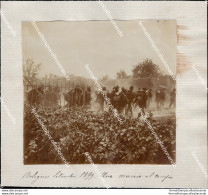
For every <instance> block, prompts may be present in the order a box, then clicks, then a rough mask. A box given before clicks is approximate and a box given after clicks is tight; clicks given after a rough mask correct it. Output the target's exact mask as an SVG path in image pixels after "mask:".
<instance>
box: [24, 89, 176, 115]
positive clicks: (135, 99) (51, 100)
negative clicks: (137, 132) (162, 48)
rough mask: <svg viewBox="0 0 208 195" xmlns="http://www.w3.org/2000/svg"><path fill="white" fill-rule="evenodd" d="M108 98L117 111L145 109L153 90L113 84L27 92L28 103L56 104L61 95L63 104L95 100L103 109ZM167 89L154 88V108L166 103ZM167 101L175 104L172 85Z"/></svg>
mask: <svg viewBox="0 0 208 195" xmlns="http://www.w3.org/2000/svg"><path fill="white" fill-rule="evenodd" d="M93 93H94V95H95V97H96V98H95V102H93V101H94V100H93V98H92V96H93V95H92V94H93ZM103 93H105V94H106V97H108V99H109V100H110V102H111V104H112V106H113V107H114V108H115V109H116V110H117V111H118V113H125V114H129V113H130V114H132V113H133V107H137V106H138V107H139V108H141V110H142V112H144V111H145V110H146V109H147V108H149V107H150V105H151V103H152V102H153V96H154V94H153V90H152V89H147V88H139V89H136V90H135V88H134V87H133V86H130V88H129V89H126V88H124V87H119V86H115V87H113V89H112V90H111V91H110V90H107V89H106V87H103V88H102V93H101V91H95V92H92V90H91V87H89V86H88V87H86V88H83V87H79V86H76V87H74V88H71V89H69V90H68V91H65V93H62V95H61V93H60V89H59V88H58V87H43V86H41V87H38V88H37V89H36V88H35V89H32V90H30V91H29V93H28V100H29V102H30V103H32V104H33V103H36V104H41V103H42V104H44V105H45V106H51V105H58V104H59V101H61V96H63V97H64V100H65V102H66V106H69V107H70V106H88V107H90V105H91V104H93V103H98V104H99V108H98V111H101V112H103V111H104V105H105V104H107V102H106V99H105V97H104V95H103ZM166 93H167V92H166V89H164V88H161V89H158V90H156V91H155V103H156V106H157V109H158V110H159V109H162V108H164V106H165V101H166V98H167V97H166ZM169 95H170V104H169V108H171V107H172V106H173V107H175V105H176V90H175V88H174V89H173V90H172V91H171V92H170V94H169Z"/></svg>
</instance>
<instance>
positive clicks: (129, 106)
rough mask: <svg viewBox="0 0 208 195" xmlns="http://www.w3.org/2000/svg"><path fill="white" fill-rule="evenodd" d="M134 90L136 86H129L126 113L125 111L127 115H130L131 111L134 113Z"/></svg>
mask: <svg viewBox="0 0 208 195" xmlns="http://www.w3.org/2000/svg"><path fill="white" fill-rule="evenodd" d="M133 90H134V87H133V86H131V87H130V88H129V90H128V91H127V92H126V100H127V106H126V113H125V114H126V115H128V113H129V112H130V114H131V115H132V114H133V111H132V102H133V99H134V92H133ZM123 91H124V90H123ZM124 93H125V91H124Z"/></svg>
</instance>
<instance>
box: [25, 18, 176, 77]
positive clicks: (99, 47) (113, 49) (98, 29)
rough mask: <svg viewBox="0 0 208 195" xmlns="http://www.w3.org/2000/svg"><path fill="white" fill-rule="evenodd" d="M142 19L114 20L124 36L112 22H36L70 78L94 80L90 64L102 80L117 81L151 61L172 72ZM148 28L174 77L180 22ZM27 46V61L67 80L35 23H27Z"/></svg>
mask: <svg viewBox="0 0 208 195" xmlns="http://www.w3.org/2000/svg"><path fill="white" fill-rule="evenodd" d="M138 21H139V20H132V21H117V20H116V21H115V22H116V24H117V26H118V27H119V29H120V31H122V33H123V37H120V36H119V35H118V33H117V31H116V29H115V28H114V26H113V24H112V23H111V22H110V21H87V22H64V21H55V22H36V25H37V26H38V28H39V30H40V32H41V33H42V34H44V37H45V39H46V41H47V43H48V44H49V46H50V47H51V49H52V51H53V52H54V53H55V54H56V56H57V58H58V60H59V61H60V63H61V65H62V66H63V68H64V70H65V71H66V72H67V73H68V74H74V75H77V76H85V77H90V75H89V74H88V72H87V71H86V69H85V65H86V64H88V65H89V68H90V69H91V71H92V72H93V74H94V75H95V76H96V77H97V78H100V77H101V76H104V75H109V76H110V77H111V78H115V76H116V73H117V72H119V71H120V70H125V71H126V72H127V74H132V71H131V70H132V68H133V66H134V65H137V64H138V63H140V62H142V61H143V60H144V59H146V58H150V59H152V60H153V62H154V63H155V64H157V65H159V67H160V68H161V69H162V70H163V71H164V72H166V73H167V69H166V67H165V66H164V65H163V63H162V61H161V60H160V58H159V57H158V55H157V53H156V52H155V51H154V49H153V48H152V47H151V44H150V42H149V40H148V39H147V38H146V36H145V34H144V32H143V31H142V29H141V27H140V26H139V24H138ZM143 26H144V27H145V28H146V30H147V32H148V33H149V34H150V37H151V39H152V40H153V41H154V43H155V44H156V46H157V47H158V49H159V51H160V53H161V54H162V55H163V56H164V58H165V60H166V61H167V63H168V65H169V67H170V69H171V70H172V72H173V73H174V74H175V72H176V56H177V55H176V52H177V48H176V46H177V34H176V21H175V20H161V21H156V20H146V21H145V20H143ZM22 43H23V47H22V48H23V60H26V59H28V58H31V59H33V61H34V62H35V63H41V64H42V69H41V71H40V75H41V76H43V75H46V74H48V75H49V74H55V75H58V76H63V73H62V72H61V70H60V69H59V68H58V65H57V64H56V63H55V61H54V60H53V58H52V57H51V55H50V53H49V51H48V49H47V48H46V47H45V46H44V43H43V42H42V40H41V38H40V37H39V35H38V33H37V32H36V30H35V28H34V27H33V25H32V23H31V22H23V23H22Z"/></svg>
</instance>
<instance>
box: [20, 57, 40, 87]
mask: <svg viewBox="0 0 208 195" xmlns="http://www.w3.org/2000/svg"><path fill="white" fill-rule="evenodd" d="M40 68H41V64H35V63H34V61H33V60H32V59H27V60H26V61H25V62H24V64H23V76H24V83H25V84H26V83H28V82H30V83H33V81H34V80H35V79H36V78H37V75H38V73H39V70H40Z"/></svg>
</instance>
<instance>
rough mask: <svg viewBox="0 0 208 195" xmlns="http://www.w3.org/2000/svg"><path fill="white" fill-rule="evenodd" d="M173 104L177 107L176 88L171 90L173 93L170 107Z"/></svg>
mask: <svg viewBox="0 0 208 195" xmlns="http://www.w3.org/2000/svg"><path fill="white" fill-rule="evenodd" d="M172 105H173V106H174V108H175V106H176V90H175V89H173V90H172V91H171V93H170V104H169V108H170V107H171V106H172Z"/></svg>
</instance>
